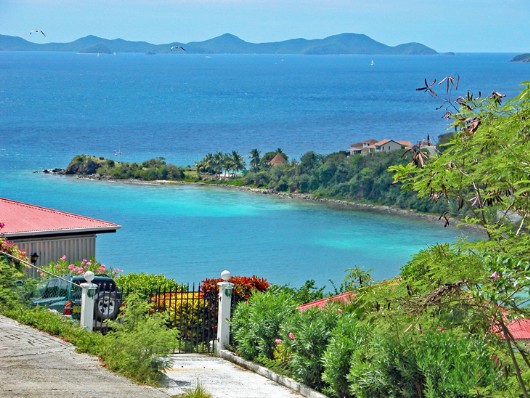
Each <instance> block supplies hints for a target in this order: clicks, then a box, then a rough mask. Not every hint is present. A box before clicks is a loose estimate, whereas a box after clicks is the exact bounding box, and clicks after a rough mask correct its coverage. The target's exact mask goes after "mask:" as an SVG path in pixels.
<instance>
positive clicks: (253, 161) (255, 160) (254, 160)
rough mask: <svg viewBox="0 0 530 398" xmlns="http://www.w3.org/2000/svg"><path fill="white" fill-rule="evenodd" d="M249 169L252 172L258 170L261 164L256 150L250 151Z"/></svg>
mask: <svg viewBox="0 0 530 398" xmlns="http://www.w3.org/2000/svg"><path fill="white" fill-rule="evenodd" d="M249 157H250V169H251V170H252V171H254V172H256V171H258V170H259V166H260V164H261V159H260V153H259V151H258V149H257V148H255V149H253V150H251V151H250V156H249Z"/></svg>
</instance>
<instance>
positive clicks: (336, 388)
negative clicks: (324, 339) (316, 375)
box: [322, 313, 370, 398]
mask: <svg viewBox="0 0 530 398" xmlns="http://www.w3.org/2000/svg"><path fill="white" fill-rule="evenodd" d="M369 338H370V328H369V327H368V325H367V324H366V323H363V322H361V321H360V320H359V319H357V317H356V316H355V315H354V314H351V313H350V314H343V315H341V316H340V317H339V320H338V322H337V326H336V327H335V329H333V331H332V333H331V338H330V340H329V344H328V345H327V347H326V350H325V351H324V354H323V356H322V363H323V365H324V372H323V373H322V380H323V381H324V382H325V383H327V384H328V386H327V387H326V388H325V390H324V392H325V393H326V394H327V395H329V396H330V397H340V398H349V397H353V395H351V394H350V391H349V383H348V379H347V378H346V376H347V375H348V373H349V372H350V365H351V358H352V354H353V352H354V351H355V350H356V349H357V347H362V346H363V345H364V344H366V341H367V340H368V339H369Z"/></svg>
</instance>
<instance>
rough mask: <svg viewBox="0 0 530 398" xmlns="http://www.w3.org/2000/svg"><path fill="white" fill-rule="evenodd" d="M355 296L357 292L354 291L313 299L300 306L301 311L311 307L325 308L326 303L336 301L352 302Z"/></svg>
mask: <svg viewBox="0 0 530 398" xmlns="http://www.w3.org/2000/svg"><path fill="white" fill-rule="evenodd" d="M354 298H355V293H353V292H345V293H341V294H337V295H336V296H331V297H326V298H323V299H320V300H316V301H311V302H310V303H306V304H302V305H300V306H299V307H298V309H299V310H300V311H305V310H307V309H309V308H315V307H316V308H324V307H325V306H326V304H328V303H330V302H334V303H345V304H348V303H351V302H352V301H353V299H354Z"/></svg>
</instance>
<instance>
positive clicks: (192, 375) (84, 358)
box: [0, 315, 301, 398]
mask: <svg viewBox="0 0 530 398" xmlns="http://www.w3.org/2000/svg"><path fill="white" fill-rule="evenodd" d="M172 359H173V365H172V367H171V368H170V369H168V370H167V372H166V375H167V378H166V380H165V383H164V384H165V385H166V387H163V388H158V389H156V388H152V387H147V386H139V385H136V384H134V383H133V382H131V381H130V380H128V379H126V378H124V377H121V376H117V375H116V374H114V373H112V372H110V371H109V370H107V369H105V368H104V367H102V366H101V363H100V362H99V361H98V360H97V358H95V357H92V356H89V355H86V354H78V353H76V352H75V347H74V346H73V345H72V344H70V343H66V342H64V341H62V340H61V339H58V338H56V337H53V336H50V335H48V334H46V333H43V332H40V331H38V330H35V329H33V328H31V327H29V326H25V325H21V324H19V323H18V322H16V321H14V320H12V319H9V318H6V317H4V316H1V315H0V397H2V398H3V397H6V398H8V397H9V398H11V397H28V398H33V397H35V398H37V397H39V398H48V397H54V398H55V397H61V398H62V397H78V398H133V397H134V398H144V397H145V398H147V397H152V398H156V397H160V398H167V397H168V396H170V395H176V394H181V393H183V392H186V391H188V390H190V389H193V388H194V387H195V386H196V385H197V383H200V384H201V385H202V386H203V387H204V388H205V389H206V391H208V392H209V393H211V394H212V395H213V397H215V398H217V397H219V398H220V397H234V398H237V397H241V398H262V397H274V398H288V397H291V398H292V397H301V395H299V394H298V393H295V392H294V391H292V390H291V389H289V388H286V387H283V386H280V385H279V384H277V383H275V382H273V381H271V380H269V379H267V378H265V377H263V376H260V375H258V374H256V373H254V372H251V371H248V370H244V369H243V368H242V367H240V366H237V365H235V364H233V363H232V362H229V361H226V360H224V359H221V358H218V357H210V356H204V355H191V354H179V355H174V356H173V357H172Z"/></svg>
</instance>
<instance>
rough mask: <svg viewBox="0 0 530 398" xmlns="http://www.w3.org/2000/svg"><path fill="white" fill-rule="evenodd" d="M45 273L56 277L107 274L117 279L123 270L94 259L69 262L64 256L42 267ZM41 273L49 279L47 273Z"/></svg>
mask: <svg viewBox="0 0 530 398" xmlns="http://www.w3.org/2000/svg"><path fill="white" fill-rule="evenodd" d="M42 269H43V271H47V272H49V273H51V274H55V275H68V274H70V275H83V274H84V273H85V272H87V271H92V272H93V273H95V274H106V275H108V276H110V277H111V278H115V277H116V276H117V275H118V274H119V273H120V272H123V270H121V269H119V268H112V267H107V266H106V265H105V264H103V263H99V262H97V261H96V260H95V259H94V258H92V259H90V260H87V259H83V260H81V261H75V262H73V263H71V262H69V261H68V260H67V258H66V256H62V257H61V258H60V259H59V260H57V261H56V262H53V261H52V262H51V263H50V264H48V265H44V266H43V267H42ZM43 271H40V276H41V277H43V278H47V277H49V276H50V275H49V274H48V273H47V272H43Z"/></svg>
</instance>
